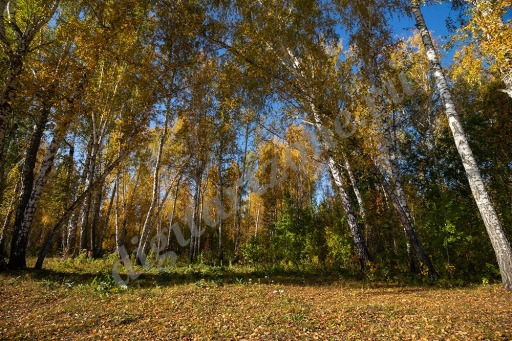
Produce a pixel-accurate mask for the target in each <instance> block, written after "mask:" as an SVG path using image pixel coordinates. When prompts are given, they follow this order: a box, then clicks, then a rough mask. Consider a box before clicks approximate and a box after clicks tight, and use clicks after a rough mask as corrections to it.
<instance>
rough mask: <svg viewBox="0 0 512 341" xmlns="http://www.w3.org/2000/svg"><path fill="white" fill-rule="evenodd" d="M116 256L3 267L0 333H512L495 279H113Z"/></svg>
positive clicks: (246, 275)
mask: <svg viewBox="0 0 512 341" xmlns="http://www.w3.org/2000/svg"><path fill="white" fill-rule="evenodd" d="M111 266H112V261H109V260H101V261H91V260H87V259H76V260H69V261H64V262H63V261H61V260H57V259H53V260H49V262H48V263H47V264H46V267H47V268H48V270H43V271H41V272H15V273H13V272H11V273H4V274H0V302H1V303H0V339H6V340H12V339H27V340H45V339H63V340H76V339H94V340H96V339H122V340H142V339H146V340H149V339H151V340H158V339H161V340H173V339H180V340H216V339H228V340H242V339H246V340H301V339H302V340H311V339H320V340H347V339H349V340H383V339H396V340H449V339H451V340H478V339H485V340H511V339H512V294H510V293H508V292H505V291H504V290H502V289H501V288H500V287H499V286H498V285H480V286H472V287H464V288H454V289H444V288H439V287H435V286H411V285H408V286H404V285H398V284H390V283H387V284H384V283H368V282H359V281H354V280H350V281H345V280H343V279H342V278H339V277H336V276H326V275H318V274H306V273H285V272H283V273H275V272H265V271H262V270H260V271H256V269H252V268H248V267H208V266H203V265H198V266H184V267H177V268H173V269H172V270H171V271H169V272H165V273H161V274H158V273H156V272H151V271H150V272H149V273H148V274H144V275H142V276H141V277H140V278H139V279H137V280H135V281H133V282H131V283H130V284H129V285H128V288H127V289H122V288H120V287H119V286H117V285H116V284H115V283H114V281H113V280H112V278H111V276H110V275H109V273H110V271H111Z"/></svg>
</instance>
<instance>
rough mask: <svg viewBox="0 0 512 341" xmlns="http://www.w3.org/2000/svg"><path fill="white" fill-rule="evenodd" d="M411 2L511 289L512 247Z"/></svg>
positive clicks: (417, 7) (418, 12)
mask: <svg viewBox="0 0 512 341" xmlns="http://www.w3.org/2000/svg"><path fill="white" fill-rule="evenodd" d="M411 5H412V12H413V14H414V18H415V20H416V27H417V28H418V30H419V31H420V34H421V38H422V41H423V46H424V48H425V53H426V55H427V58H428V61H429V62H430V66H431V68H432V71H433V74H434V77H435V80H436V86H437V89H438V91H439V93H440V94H441V98H442V100H443V104H444V108H445V111H446V116H447V117H448V125H449V126H450V129H451V131H452V134H453V138H454V140H455V145H456V147H457V151H458V152H459V155H460V157H461V159H462V164H463V165H464V169H465V171H466V175H467V178H468V181H469V185H470V187H471V192H472V193H473V197H474V198H475V201H476V204H477V206H478V209H479V211H480V214H481V215H482V219H483V221H484V224H485V228H486V230H487V234H488V235H489V238H490V239H491V244H492V246H493V249H494V252H495V253H496V258H497V260H498V266H499V268H500V272H501V279H502V281H503V286H504V287H505V288H506V289H507V290H510V291H512V248H511V247H510V243H509V241H508V240H507V237H506V235H505V231H504V230H503V227H502V225H501V222H500V220H499V218H498V215H497V214H496V210H495V209H494V206H493V204H492V202H491V199H490V197H489V194H488V192H487V189H486V188H485V185H484V182H483V180H482V177H481V175H480V170H479V168H478V164H477V162H476V160H475V157H474V156H473V152H472V150H471V148H470V146H469V143H468V140H467V138H466V136H465V134H464V129H463V128H462V124H461V122H460V119H459V116H458V114H457V111H456V109H455V103H454V102H453V100H452V97H451V93H450V88H449V87H448V84H447V81H446V78H445V75H444V73H443V70H442V69H441V64H440V62H439V59H438V57H437V54H436V50H435V47H434V44H433V43H432V39H431V37H430V33H429V32H428V29H427V26H426V24H425V19H424V18H423V15H422V13H421V10H420V5H419V2H418V1H415V0H412V2H411Z"/></svg>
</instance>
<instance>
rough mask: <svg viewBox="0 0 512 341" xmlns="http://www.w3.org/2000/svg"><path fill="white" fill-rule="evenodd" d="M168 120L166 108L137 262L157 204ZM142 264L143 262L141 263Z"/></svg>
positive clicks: (142, 252)
mask: <svg viewBox="0 0 512 341" xmlns="http://www.w3.org/2000/svg"><path fill="white" fill-rule="evenodd" d="M168 122H169V111H168V110H167V112H166V114H165V122H164V126H163V132H162V135H161V136H160V143H159V145H158V154H157V159H156V164H155V170H154V172H153V191H152V192H151V203H150V205H149V208H148V212H147V214H146V219H145V220H144V225H143V226H142V232H141V236H140V240H139V245H138V247H137V257H136V258H137V263H139V265H140V262H141V260H142V258H141V257H143V255H144V249H145V248H146V244H147V241H148V238H149V233H150V230H151V226H150V222H151V220H152V217H153V210H154V209H155V206H156V205H157V201H158V193H159V191H160V166H161V163H162V153H163V149H164V144H165V140H166V137H167V125H168ZM142 265H144V264H142Z"/></svg>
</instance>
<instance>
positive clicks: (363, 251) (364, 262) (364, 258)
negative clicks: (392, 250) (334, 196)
mask: <svg viewBox="0 0 512 341" xmlns="http://www.w3.org/2000/svg"><path fill="white" fill-rule="evenodd" d="M311 111H312V113H313V117H314V119H315V127H316V129H317V131H318V132H319V133H321V132H322V131H323V130H324V127H323V126H322V121H321V118H320V115H319V114H318V112H317V111H316V108H315V106H314V105H313V104H311ZM324 147H325V149H326V152H327V163H328V165H329V170H330V172H331V176H332V178H333V180H334V183H335V184H336V187H337V189H338V194H339V196H340V199H341V204H342V206H343V210H344V211H345V216H346V218H347V223H348V226H349V229H350V233H351V234H352V238H353V239H354V244H355V246H356V250H357V253H358V256H359V261H360V263H361V268H362V269H366V267H367V266H368V263H369V261H370V254H369V252H368V248H367V246H366V243H365V241H364V238H363V233H362V231H361V228H360V226H359V224H358V222H357V218H356V215H355V214H354V209H353V208H352V203H351V201H350V197H349V196H348V194H347V191H346V189H345V185H344V184H343V180H342V178H341V172H340V171H339V169H338V164H337V163H336V161H335V160H334V157H333V155H332V150H331V147H330V146H329V143H324Z"/></svg>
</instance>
